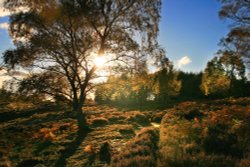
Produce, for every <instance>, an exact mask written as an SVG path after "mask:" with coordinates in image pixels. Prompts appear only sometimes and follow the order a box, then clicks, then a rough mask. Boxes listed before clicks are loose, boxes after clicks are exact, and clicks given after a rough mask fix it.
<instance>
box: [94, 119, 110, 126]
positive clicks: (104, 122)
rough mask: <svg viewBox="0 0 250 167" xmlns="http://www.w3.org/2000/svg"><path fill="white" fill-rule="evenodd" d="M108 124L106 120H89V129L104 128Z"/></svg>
mask: <svg viewBox="0 0 250 167" xmlns="http://www.w3.org/2000/svg"><path fill="white" fill-rule="evenodd" d="M108 124H109V120H107V119H106V118H94V119H93V120H91V123H90V126H91V127H98V126H105V125H108Z"/></svg>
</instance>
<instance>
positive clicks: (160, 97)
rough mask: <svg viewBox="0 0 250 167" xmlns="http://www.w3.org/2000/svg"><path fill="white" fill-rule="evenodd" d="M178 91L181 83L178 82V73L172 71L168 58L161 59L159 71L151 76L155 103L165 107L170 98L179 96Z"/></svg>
mask: <svg viewBox="0 0 250 167" xmlns="http://www.w3.org/2000/svg"><path fill="white" fill-rule="evenodd" d="M180 89H181V81H180V80H178V73H177V72H176V71H175V70H174V67H173V64H172V62H170V61H169V60H168V58H163V59H162V60H161V62H160V69H159V71H157V72H155V74H154V76H153V94H154V95H155V101H157V103H158V104H159V105H160V106H165V105H166V104H167V103H168V102H169V100H170V99H171V98H173V97H177V96H178V95H179V92H180Z"/></svg>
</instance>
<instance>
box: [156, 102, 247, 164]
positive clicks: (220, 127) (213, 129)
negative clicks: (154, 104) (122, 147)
mask: <svg viewBox="0 0 250 167" xmlns="http://www.w3.org/2000/svg"><path fill="white" fill-rule="evenodd" d="M249 141H250V98H240V99H225V100H217V101H209V102H184V103H181V104H179V105H177V106H176V107H174V108H172V109H169V110H168V111H167V114H166V115H165V116H164V118H163V120H162V123H161V128H160V154H161V155H160V160H159V163H158V166H160V167H161V166H162V167H165V166H169V167H175V166H178V167H184V166H185V167H189V166H190V167H191V166H199V167H214V166H218V167H247V166H249V165H250V143H249Z"/></svg>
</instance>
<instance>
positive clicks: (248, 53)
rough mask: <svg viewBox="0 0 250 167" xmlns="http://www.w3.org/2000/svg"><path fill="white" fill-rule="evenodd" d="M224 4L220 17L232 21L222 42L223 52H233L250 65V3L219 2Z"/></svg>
mask: <svg viewBox="0 0 250 167" xmlns="http://www.w3.org/2000/svg"><path fill="white" fill-rule="evenodd" d="M219 1H220V2H221V4H222V7H221V10H220V12H219V16H220V17H221V18H222V19H228V20H230V23H231V25H230V31H229V33H228V34H227V36H226V37H224V38H223V39H222V40H221V43H220V45H221V46H222V49H221V51H224V52H228V51H229V52H231V53H234V55H237V56H239V57H242V58H243V59H244V60H245V62H247V65H248V66H249V65H250V64H249V63H250V15H249V13H250V1H249V0H219ZM249 67H250V66H249Z"/></svg>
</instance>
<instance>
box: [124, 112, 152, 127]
mask: <svg viewBox="0 0 250 167" xmlns="http://www.w3.org/2000/svg"><path fill="white" fill-rule="evenodd" d="M127 121H128V122H131V123H137V124H139V125H142V126H148V125H150V121H149V120H148V118H147V117H146V116H145V115H144V114H142V113H135V114H134V115H132V116H130V117H128V118H127Z"/></svg>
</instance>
